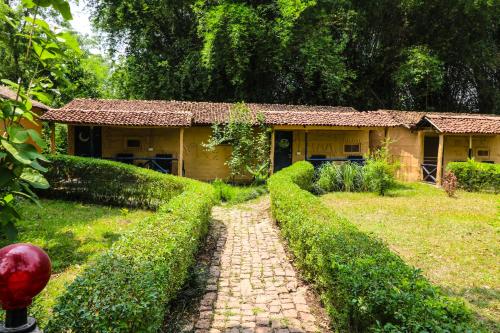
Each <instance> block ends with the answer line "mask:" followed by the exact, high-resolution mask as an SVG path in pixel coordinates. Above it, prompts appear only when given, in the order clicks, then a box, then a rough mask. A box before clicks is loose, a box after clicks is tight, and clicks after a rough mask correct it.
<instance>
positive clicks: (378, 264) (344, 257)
mask: <svg viewBox="0 0 500 333" xmlns="http://www.w3.org/2000/svg"><path fill="white" fill-rule="evenodd" d="M313 174H314V169H313V166H312V165H311V164H310V163H308V162H298V163H295V164H293V165H292V166H290V167H288V168H286V169H283V170H282V171H280V172H278V173H276V174H275V175H273V176H272V177H271V178H270V179H269V181H268V187H269V191H270V195H271V204H272V212H273V215H274V217H275V219H276V220H277V221H278V223H279V226H280V227H281V230H282V232H283V235H284V236H285V238H286V239H287V240H288V242H289V245H290V248H291V250H292V251H293V253H294V255H295V258H296V263H297V264H298V266H299V268H300V269H301V270H302V271H303V272H304V274H305V277H306V278H307V279H308V280H310V281H311V282H313V283H315V285H316V287H317V288H318V290H319V291H320V293H321V297H322V300H323V302H324V304H325V306H326V308H327V310H328V312H329V314H330V316H331V318H332V323H333V325H334V326H336V327H335V329H336V330H340V331H351V332H367V331H372V332H472V331H474V332H477V331H478V330H477V327H476V326H475V325H476V324H475V323H474V321H473V319H472V317H471V315H470V313H469V311H468V310H467V309H466V308H465V306H464V305H463V303H461V302H459V301H455V300H452V299H450V298H447V297H445V296H443V294H442V293H441V292H440V291H439V289H437V288H436V287H433V286H432V285H431V284H430V283H429V282H428V281H427V280H426V279H425V278H424V277H423V276H422V275H421V273H420V272H419V271H418V270H416V269H414V268H412V267H410V266H408V265H406V264H405V263H404V262H403V260H402V259H401V258H399V257H398V256H397V255H395V254H394V253H392V252H391V251H390V250H389V249H388V247H387V246H386V245H385V244H383V243H382V242H381V241H379V240H377V239H376V238H374V237H372V236H370V235H367V234H365V233H363V232H361V231H359V230H358V229H357V227H356V226H354V225H353V224H352V223H350V222H349V221H348V220H346V219H344V218H341V217H339V216H338V215H336V214H335V212H334V211H332V210H331V209H329V208H328V207H326V206H325V205H324V204H323V203H322V202H321V201H320V199H319V198H317V197H315V196H314V195H312V194H311V193H309V192H308V191H307V190H308V189H309V188H310V184H311V182H312V178H313Z"/></svg>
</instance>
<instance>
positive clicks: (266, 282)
mask: <svg viewBox="0 0 500 333" xmlns="http://www.w3.org/2000/svg"><path fill="white" fill-rule="evenodd" d="M212 215H213V218H214V219H215V220H218V221H220V222H222V223H220V225H222V227H221V228H222V229H223V230H224V232H221V233H220V235H219V238H218V240H217V246H216V249H215V253H214V254H213V256H212V258H211V266H210V268H209V269H210V272H209V277H208V281H207V287H206V290H205V294H204V296H203V298H202V300H201V303H200V308H199V315H198V316H197V319H196V320H195V325H194V330H195V332H196V333H225V332H230V333H236V332H245V333H246V332H255V333H271V332H277V333H293V332H324V331H326V330H325V329H322V328H321V326H327V324H326V320H324V319H323V317H324V316H323V315H322V314H321V311H319V310H316V308H317V306H316V305H315V304H316V302H308V301H307V300H306V299H310V297H308V295H310V292H309V291H308V289H307V287H306V286H303V285H302V284H301V282H300V280H299V279H298V278H297V273H296V271H295V269H294V268H293V266H292V265H291V264H290V261H289V258H288V255H287V253H286V252H285V249H284V247H283V244H282V240H281V239H280V237H279V233H278V230H277V228H276V226H275V225H274V222H273V221H272V219H271V217H270V215H269V198H262V199H261V200H258V201H257V202H253V203H248V204H245V205H240V206H237V207H229V208H225V207H215V208H214V210H213V213H212ZM221 228H217V229H221ZM212 232H220V230H215V231H212ZM308 303H309V304H308ZM311 308H314V310H315V311H311ZM312 312H314V313H315V314H316V313H319V314H320V315H313V314H312ZM318 318H319V319H320V320H318Z"/></svg>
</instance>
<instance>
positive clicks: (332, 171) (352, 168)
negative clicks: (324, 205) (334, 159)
mask: <svg viewBox="0 0 500 333" xmlns="http://www.w3.org/2000/svg"><path fill="white" fill-rule="evenodd" d="M316 178H317V180H316V181H315V182H314V185H313V189H314V191H315V192H316V193H319V194H321V193H326V192H333V191H345V192H360V191H364V190H366V185H365V176H364V169H363V167H362V166H361V165H359V164H356V163H352V162H347V163H342V164H336V163H324V164H322V165H321V167H320V168H319V169H318V171H317V176H316Z"/></svg>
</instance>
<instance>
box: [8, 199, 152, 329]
mask: <svg viewBox="0 0 500 333" xmlns="http://www.w3.org/2000/svg"><path fill="white" fill-rule="evenodd" d="M41 204H42V206H43V208H42V209H40V208H39V207H37V206H36V205H34V204H32V203H29V202H24V203H22V204H21V207H20V211H21V214H22V216H23V221H21V222H20V223H19V224H18V228H19V237H18V240H17V242H28V243H32V244H35V245H37V246H40V247H41V248H43V249H44V250H45V251H46V252H47V253H48V255H49V256H50V259H51V261H52V277H51V279H50V282H49V284H48V285H47V287H46V288H45V289H44V291H43V292H42V293H41V294H40V295H39V296H38V297H37V298H36V299H35V302H34V304H33V306H32V307H31V309H30V315H34V316H35V317H36V318H37V320H38V321H39V322H40V323H41V324H42V326H43V325H44V324H45V322H46V321H47V319H48V317H49V316H50V312H51V308H52V307H53V305H54V303H55V299H56V297H57V296H59V295H60V294H62V292H63V291H64V289H65V285H66V284H68V283H70V282H72V281H73V279H74V278H75V277H76V276H77V275H78V274H79V273H80V272H81V271H82V269H83V268H84V267H85V265H86V264H87V263H88V262H89V261H91V260H92V258H93V257H94V256H95V255H96V254H99V253H100V252H102V251H104V250H106V249H108V248H109V247H110V246H111V244H113V242H115V241H116V240H118V239H119V238H120V236H121V235H122V233H123V232H124V231H125V230H127V229H128V228H129V227H130V226H131V225H133V224H134V223H135V222H136V221H139V220H142V219H144V218H146V217H147V216H150V215H151V214H153V213H152V212H148V211H140V210H131V211H128V210H122V209H119V208H111V207H105V206H98V205H87V204H81V203H76V202H67V201H59V200H42V201H41ZM5 245H8V243H7V242H6V241H2V240H0V247H3V246H5Z"/></svg>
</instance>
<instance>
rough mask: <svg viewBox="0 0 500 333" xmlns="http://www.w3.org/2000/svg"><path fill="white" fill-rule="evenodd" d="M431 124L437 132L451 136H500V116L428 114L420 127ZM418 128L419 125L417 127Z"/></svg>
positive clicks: (420, 123)
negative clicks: (476, 134)
mask: <svg viewBox="0 0 500 333" xmlns="http://www.w3.org/2000/svg"><path fill="white" fill-rule="evenodd" d="M425 123H429V124H430V125H432V126H433V127H434V128H435V129H436V130H437V131H439V132H441V133H450V134H473V133H480V134H500V116H493V115H471V114H465V115H459V114H453V115H450V114H438V113H432V114H427V115H425V117H424V118H423V119H422V120H421V121H420V122H419V125H423V124H425ZM417 126H418V125H417Z"/></svg>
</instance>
